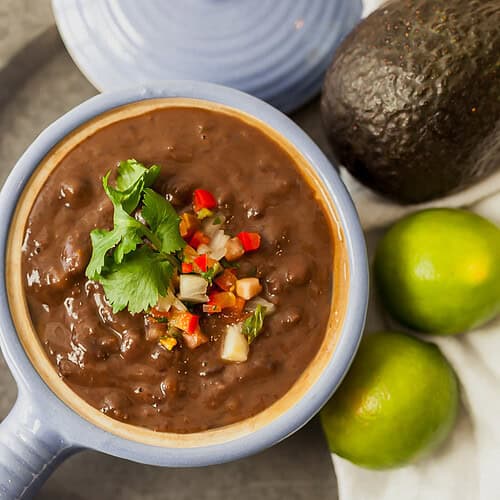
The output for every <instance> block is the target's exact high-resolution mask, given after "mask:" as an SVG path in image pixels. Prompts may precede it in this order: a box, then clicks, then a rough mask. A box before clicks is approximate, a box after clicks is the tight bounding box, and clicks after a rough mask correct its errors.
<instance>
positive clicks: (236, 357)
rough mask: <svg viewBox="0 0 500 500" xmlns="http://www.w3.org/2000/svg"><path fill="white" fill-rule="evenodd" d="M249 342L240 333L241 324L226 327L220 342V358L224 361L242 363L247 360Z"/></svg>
mask: <svg viewBox="0 0 500 500" xmlns="http://www.w3.org/2000/svg"><path fill="white" fill-rule="evenodd" d="M248 345H249V342H248V340H247V338H245V336H244V334H243V332H242V324H241V323H238V324H236V325H228V326H227V330H226V334H225V335H224V340H223V342H222V353H221V358H222V359H224V360H226V361H234V362H240V363H241V362H243V361H246V360H247V359H248V351H249V348H248Z"/></svg>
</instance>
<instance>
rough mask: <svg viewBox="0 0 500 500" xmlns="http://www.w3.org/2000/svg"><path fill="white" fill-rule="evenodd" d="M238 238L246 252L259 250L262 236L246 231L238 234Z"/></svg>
mask: <svg viewBox="0 0 500 500" xmlns="http://www.w3.org/2000/svg"><path fill="white" fill-rule="evenodd" d="M238 238H239V240H240V241H241V244H242V245H243V248H244V249H245V252H251V251H253V250H257V249H258V248H259V247H260V234H259V233H247V232H245V231H243V232H241V233H239V234H238Z"/></svg>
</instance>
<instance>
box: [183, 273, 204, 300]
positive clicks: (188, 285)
mask: <svg viewBox="0 0 500 500" xmlns="http://www.w3.org/2000/svg"><path fill="white" fill-rule="evenodd" d="M207 287H208V282H207V280H206V279H205V278H202V277H201V276H196V275H194V274H181V275H180V277H179V296H178V298H179V299H180V300H182V301H184V302H194V303H196V304H201V303H203V302H208V296H207Z"/></svg>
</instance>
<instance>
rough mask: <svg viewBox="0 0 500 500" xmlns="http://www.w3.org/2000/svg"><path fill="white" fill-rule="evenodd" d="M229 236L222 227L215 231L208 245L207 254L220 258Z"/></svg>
mask: <svg viewBox="0 0 500 500" xmlns="http://www.w3.org/2000/svg"><path fill="white" fill-rule="evenodd" d="M230 238H231V237H230V236H229V235H228V234H225V233H224V231H223V230H222V229H219V230H218V231H216V232H215V234H214V235H213V237H212V239H211V240H210V243H209V245H208V246H209V247H210V251H209V252H208V255H209V256H210V257H212V259H214V260H221V259H222V258H223V257H224V255H226V243H227V242H228V241H229V240H230Z"/></svg>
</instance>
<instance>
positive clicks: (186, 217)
mask: <svg viewBox="0 0 500 500" xmlns="http://www.w3.org/2000/svg"><path fill="white" fill-rule="evenodd" d="M199 227H200V222H199V220H198V219H197V218H196V216H195V215H193V214H190V213H189V212H186V213H184V214H182V215H181V222H180V223H179V231H180V233H181V236H182V237H183V238H184V239H185V240H187V239H189V238H191V236H193V234H194V232H195V231H196V230H197V229H199Z"/></svg>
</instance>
